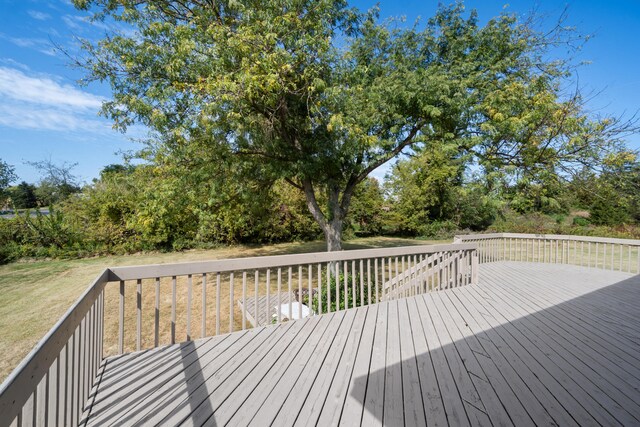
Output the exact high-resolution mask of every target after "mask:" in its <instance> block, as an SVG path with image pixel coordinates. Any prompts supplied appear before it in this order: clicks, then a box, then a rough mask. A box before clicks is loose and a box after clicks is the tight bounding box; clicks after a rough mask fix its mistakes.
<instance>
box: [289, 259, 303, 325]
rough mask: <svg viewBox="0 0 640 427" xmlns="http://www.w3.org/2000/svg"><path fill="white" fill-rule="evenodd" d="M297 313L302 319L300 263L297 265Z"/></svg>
mask: <svg viewBox="0 0 640 427" xmlns="http://www.w3.org/2000/svg"><path fill="white" fill-rule="evenodd" d="M289 311H291V309H289ZM298 313H299V316H300V318H301V319H302V265H299V266H298Z"/></svg>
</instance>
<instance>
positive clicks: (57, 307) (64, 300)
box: [0, 237, 450, 380]
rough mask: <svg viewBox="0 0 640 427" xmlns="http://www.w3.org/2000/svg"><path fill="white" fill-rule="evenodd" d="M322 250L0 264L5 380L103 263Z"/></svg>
mask: <svg viewBox="0 0 640 427" xmlns="http://www.w3.org/2000/svg"><path fill="white" fill-rule="evenodd" d="M447 242H450V241H446V242H443V241H427V240H413V239H399V238H388V237H371V238H358V239H353V240H350V241H348V242H346V243H345V245H344V247H345V249H347V250H348V249H366V248H378V247H391V246H407V245H424V244H432V243H433V244H435V243H447ZM324 250H325V244H324V242H322V241H316V242H304V243H285V244H278V245H268V246H231V247H222V248H219V249H211V250H191V251H185V252H177V253H145V254H135V255H124V256H106V257H96V258H88V259H77V260H49V261H23V262H16V263H13V264H8V265H4V266H0V331H2V333H1V334H0V348H2V349H3V351H2V353H1V354H0V379H1V380H4V378H6V377H7V375H9V373H10V372H11V370H13V369H14V368H15V367H16V366H17V365H18V363H20V361H21V360H22V359H23V358H24V357H25V356H26V355H27V353H28V352H29V351H30V350H31V349H32V348H33V347H34V345H35V344H36V343H37V342H38V341H39V340H40V339H41V338H42V337H43V336H44V335H45V334H46V332H47V331H48V330H49V329H50V328H51V327H52V326H53V325H54V324H55V323H56V322H57V321H58V319H60V317H61V316H62V315H63V314H64V313H65V311H67V310H68V309H69V307H71V305H72V304H73V303H74V301H75V300H76V299H77V298H78V297H79V296H80V295H81V294H82V292H83V291H84V290H85V289H86V288H87V286H88V285H89V283H90V282H91V281H92V280H93V279H94V278H95V277H96V276H97V275H98V274H99V273H100V272H101V271H102V270H103V269H104V268H105V267H115V266H120V265H140V264H160V263H173V262H186V261H200V260H209V259H223V258H236V257H250V256H266V255H282V254H292V253H305V252H318V251H324ZM105 338H109V337H105ZM111 338H112V337H111Z"/></svg>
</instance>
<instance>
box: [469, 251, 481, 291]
mask: <svg viewBox="0 0 640 427" xmlns="http://www.w3.org/2000/svg"><path fill="white" fill-rule="evenodd" d="M479 269H480V260H479V258H478V250H477V249H475V250H474V251H472V253H471V284H472V285H477V284H478V270H479Z"/></svg>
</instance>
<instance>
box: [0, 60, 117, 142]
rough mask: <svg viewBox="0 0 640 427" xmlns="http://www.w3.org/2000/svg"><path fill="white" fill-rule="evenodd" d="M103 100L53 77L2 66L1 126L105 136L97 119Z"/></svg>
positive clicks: (107, 127)
mask: <svg viewBox="0 0 640 427" xmlns="http://www.w3.org/2000/svg"><path fill="white" fill-rule="evenodd" d="M102 101H103V99H102V98H101V97H98V96H96V95H93V94H91V93H88V92H85V91H82V90H80V89H78V88H76V87H74V86H72V85H70V84H64V83H60V81H59V79H58V78H56V77H55V76H51V75H35V74H26V73H25V72H24V71H23V70H20V69H17V68H11V67H6V66H0V125H2V126H6V127H9V128H14V129H35V130H50V131H86V132H92V133H102V132H106V131H109V132H110V125H109V124H108V122H107V121H105V120H100V119H98V117H97V112H98V110H99V109H100V106H101V105H102Z"/></svg>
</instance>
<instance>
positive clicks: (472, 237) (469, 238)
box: [454, 233, 640, 246]
mask: <svg viewBox="0 0 640 427" xmlns="http://www.w3.org/2000/svg"><path fill="white" fill-rule="evenodd" d="M489 239H531V240H536V239H537V240H567V241H577V242H591V243H610V244H619V245H629V246H640V240H635V239H619V238H612V237H593V236H576V235H568V234H526V233H486V234H465V235H457V236H455V238H454V241H458V242H463V243H469V242H475V241H480V240H489Z"/></svg>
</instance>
